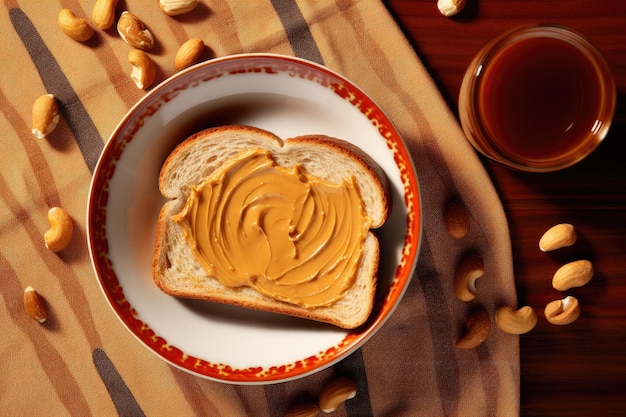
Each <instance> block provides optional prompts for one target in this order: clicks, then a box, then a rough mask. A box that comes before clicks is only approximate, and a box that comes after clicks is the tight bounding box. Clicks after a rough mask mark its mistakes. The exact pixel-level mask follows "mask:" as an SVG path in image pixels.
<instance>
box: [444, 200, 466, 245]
mask: <svg viewBox="0 0 626 417" xmlns="http://www.w3.org/2000/svg"><path fill="white" fill-rule="evenodd" d="M443 222H444V224H445V226H446V229H447V230H448V233H449V234H450V236H452V237H453V238H455V239H462V238H464V237H465V236H467V234H468V233H469V230H470V218H469V214H468V213H467V209H466V208H465V206H464V205H463V204H461V202H459V201H456V200H451V201H449V202H448V203H447V204H446V206H445V207H444V209H443Z"/></svg>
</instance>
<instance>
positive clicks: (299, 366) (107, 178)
mask: <svg viewBox="0 0 626 417" xmlns="http://www.w3.org/2000/svg"><path fill="white" fill-rule="evenodd" d="M246 73H262V74H263V75H264V76H265V75H266V74H267V75H272V74H282V75H285V74H288V76H289V77H296V78H299V79H302V80H306V81H308V82H311V83H316V84H318V85H319V86H320V87H322V88H324V89H327V90H329V91H332V93H334V94H336V95H337V96H339V97H340V98H341V99H342V100H345V101H346V102H348V103H350V104H351V105H352V106H353V107H354V108H355V109H357V110H358V111H359V112H360V113H361V114H362V115H363V116H365V118H366V119H367V120H369V121H370V122H371V124H372V125H373V126H374V127H375V129H376V130H377V131H378V133H379V135H380V138H381V140H383V141H385V142H386V146H387V148H388V149H389V151H390V152H391V153H392V154H393V161H394V164H395V168H396V169H397V170H398V175H399V178H400V179H401V183H402V184H401V188H402V189H401V190H400V193H401V194H402V196H401V198H399V199H398V200H399V201H400V203H401V204H402V203H403V206H404V207H402V209H403V210H406V221H405V226H406V228H405V230H404V240H403V242H404V243H403V245H402V249H401V253H400V255H399V259H400V260H399V262H398V263H397V266H396V267H395V276H394V277H390V284H389V286H388V288H384V292H383V293H382V294H377V302H376V305H375V307H374V310H373V312H372V315H371V316H370V319H369V320H368V322H367V323H366V324H364V325H363V326H361V327H359V328H357V329H355V330H353V331H346V334H345V337H344V338H343V340H341V341H340V342H339V343H338V344H336V345H333V346H329V347H328V348H327V349H326V350H324V351H321V352H319V354H316V355H312V356H310V357H305V358H302V359H301V360H297V361H293V362H291V361H290V362H289V363H284V364H277V365H276V366H270V367H263V366H259V367H256V366H251V367H245V368H238V367H234V366H231V365H229V364H227V363H217V362H216V363H214V362H212V361H211V360H210V359H207V358H203V357H198V356H199V355H196V356H194V355H190V354H186V353H185V352H184V351H183V350H182V349H180V348H178V347H177V346H175V345H173V344H170V343H169V342H170V341H168V340H166V339H165V338H164V337H163V336H162V335H159V334H157V333H156V332H155V330H153V327H152V326H151V324H150V319H149V318H146V317H142V316H141V314H139V313H138V311H137V310H136V308H134V307H133V305H131V303H130V302H129V301H128V299H127V297H126V294H125V288H124V286H123V285H122V284H121V283H120V281H121V280H120V275H119V274H120V271H119V270H118V269H116V265H115V264H114V262H113V260H112V258H111V256H110V253H111V252H110V250H109V249H110V246H109V242H110V235H109V233H110V231H109V230H108V229H107V215H108V211H109V210H110V207H109V204H110V195H111V187H110V186H111V180H112V178H113V177H114V176H115V175H116V168H117V166H118V162H119V161H120V158H122V155H123V153H124V151H125V150H126V149H127V146H128V145H129V144H130V143H131V142H132V141H133V140H134V139H135V134H136V133H137V132H138V131H139V130H140V129H142V127H143V125H144V122H145V121H146V120H147V119H148V118H149V117H150V116H151V115H153V114H155V113H156V112H157V111H158V110H159V108H160V107H161V106H163V105H165V104H166V103H168V102H169V101H171V100H172V99H174V98H175V97H176V96H178V95H179V94H180V93H181V92H182V91H185V90H187V89H191V88H194V87H195V86H197V85H199V84H201V83H207V82H211V81H212V80H215V79H217V78H220V77H237V76H238V75H240V74H246ZM419 194H420V193H419V186H418V182H417V178H416V174H415V170H414V167H413V165H412V162H411V157H410V155H409V152H408V150H407V148H406V146H405V144H404V142H403V140H402V139H401V137H400V135H399V134H398V132H397V131H396V129H395V128H394V126H393V124H392V122H391V121H390V120H389V118H388V117H387V116H386V115H385V114H384V113H383V111H382V110H380V108H379V107H378V106H377V105H376V104H375V103H374V102H373V101H372V99H371V98H369V96H368V95H367V94H365V93H364V92H363V91H362V90H361V89H359V88H358V87H357V86H356V85H354V84H353V83H351V82H350V81H348V80H346V79H344V78H343V77H341V76H340V75H338V74H337V73H335V72H333V71H331V70H329V69H327V68H325V67H323V66H320V65H318V64H315V63H312V62H309V61H306V60H302V59H298V58H293V57H287V56H282V55H273V54H245V55H235V56H229V57H224V58H217V59H214V60H212V61H208V62H204V63H201V64H198V65H196V66H194V67H192V68H189V69H187V70H184V71H181V72H180V73H178V74H176V75H174V76H172V77H171V78H170V79H168V80H166V81H165V82H163V83H162V84H160V85H159V86H157V87H155V88H154V89H153V90H151V91H150V92H149V93H147V94H146V95H145V96H144V97H143V98H142V99H141V100H140V101H139V102H138V103H137V104H136V105H135V106H134V107H133V108H132V109H131V110H130V111H129V112H128V113H127V114H126V115H125V116H124V118H123V119H122V121H121V122H120V123H119V125H118V126H117V127H116V129H115V130H114V132H113V134H112V135H111V137H110V139H109V140H108V141H107V143H106V145H105V147H104V151H103V152H102V155H101V156H100V159H99V161H98V164H97V166H96V169H95V171H94V174H93V179H92V183H91V187H90V192H89V201H88V207H87V234H88V243H89V251H90V255H91V260H92V264H93V268H94V271H95V274H96V276H97V279H98V282H99V285H100V287H101V289H102V292H103V293H104V295H105V297H106V299H107V301H108V303H109V305H110V306H111V308H112V309H113V311H114V313H115V314H116V315H117V317H118V318H119V319H120V320H121V321H122V323H123V324H124V325H125V327H126V328H127V329H128V330H129V331H130V332H131V333H132V334H133V335H134V336H135V337H136V338H138V339H139V340H140V341H141V342H142V343H143V344H144V345H145V346H146V347H147V348H148V349H149V350H151V351H152V352H153V353H155V354H156V355H157V356H159V357H161V358H162V359H164V360H165V361H167V362H169V363H170V364H172V365H174V366H176V367H179V368H181V369H183V370H185V371H188V372H190V373H192V374H195V375H198V376H202V377H205V378H209V379H213V380H217V381H221V382H230V383H238V384H254V383H273V382H282V381H286V380H290V379H294V378H297V377H302V376H305V375H308V374H311V373H313V372H316V371H319V370H322V369H324V368H326V367H328V366H330V365H332V364H334V363H336V362H337V361H339V360H341V359H343V358H345V357H346V356H347V355H349V354H350V353H352V352H353V351H355V350H356V349H357V348H359V347H360V346H362V345H363V343H365V341H367V340H368V339H369V338H370V337H371V336H372V335H373V334H374V333H375V332H376V331H377V330H378V329H379V328H380V327H381V326H382V324H383V323H384V322H385V321H386V320H387V319H388V318H389V316H390V315H391V314H392V312H393V310H394V309H395V307H396V306H397V305H398V303H399V301H400V299H401V298H402V296H403V294H404V292H405V290H406V288H407V286H408V284H409V282H410V279H411V276H412V274H413V270H414V268H415V264H416V262H417V257H418V253H419V246H420V241H421V227H422V222H421V207H420V195H419ZM394 204H396V202H395V201H394ZM155 226H156V225H155ZM401 232H402V231H400V230H399V231H398V232H397V233H401ZM152 243H153V242H147V244H152Z"/></svg>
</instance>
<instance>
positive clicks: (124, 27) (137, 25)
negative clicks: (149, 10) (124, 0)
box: [117, 11, 154, 51]
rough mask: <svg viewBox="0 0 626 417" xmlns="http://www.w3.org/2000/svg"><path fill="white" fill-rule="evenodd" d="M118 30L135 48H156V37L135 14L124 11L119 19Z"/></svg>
mask: <svg viewBox="0 0 626 417" xmlns="http://www.w3.org/2000/svg"><path fill="white" fill-rule="evenodd" d="M117 32H118V33H119V34H120V37H121V38H122V39H123V40H124V41H125V42H126V43H128V44H129V45H130V46H132V47H133V48H137V49H142V50H144V51H149V50H151V49H152V48H154V37H153V36H152V32H150V30H148V28H147V27H146V25H145V24H144V23H143V22H142V21H141V20H139V18H138V17H137V16H135V15H134V14H132V13H130V12H128V11H124V12H122V15H121V16H120V18H119V20H118V21H117Z"/></svg>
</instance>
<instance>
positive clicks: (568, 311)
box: [544, 295, 580, 325]
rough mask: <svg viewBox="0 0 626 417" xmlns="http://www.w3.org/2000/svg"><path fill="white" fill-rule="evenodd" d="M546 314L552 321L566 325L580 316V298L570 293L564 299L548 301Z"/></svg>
mask: <svg viewBox="0 0 626 417" xmlns="http://www.w3.org/2000/svg"><path fill="white" fill-rule="evenodd" d="M544 314H545V316H546V319H547V320H548V321H549V322H550V323H552V324H558V325H566V324H570V323H572V322H574V321H575V320H576V319H577V318H578V316H580V306H579V305H578V300H577V299H576V298H575V297H572V296H571V295H569V296H567V297H565V298H564V299H562V300H555V301H552V302H550V303H548V305H546V308H545V310H544Z"/></svg>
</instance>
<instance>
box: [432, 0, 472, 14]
mask: <svg viewBox="0 0 626 417" xmlns="http://www.w3.org/2000/svg"><path fill="white" fill-rule="evenodd" d="M465 3H467V0H438V1H437V8H438V9H439V11H440V12H441V14H442V15H444V16H446V17H450V16H454V15H455V14H457V13H458V12H460V11H461V10H463V8H464V7H465Z"/></svg>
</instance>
